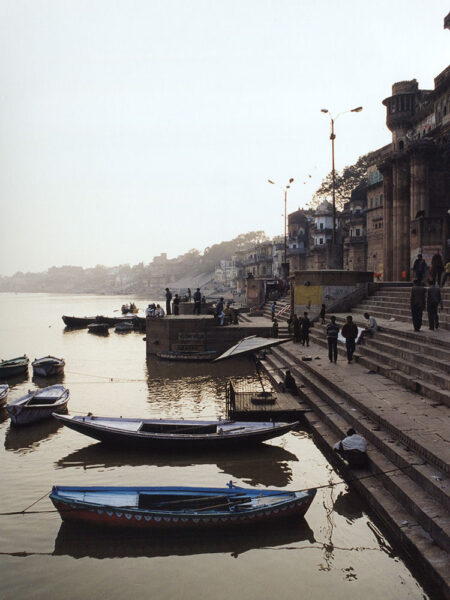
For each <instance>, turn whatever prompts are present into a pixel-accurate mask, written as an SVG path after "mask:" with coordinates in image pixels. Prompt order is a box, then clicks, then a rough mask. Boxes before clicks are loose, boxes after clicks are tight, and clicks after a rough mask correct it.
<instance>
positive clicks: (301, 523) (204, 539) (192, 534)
mask: <svg viewBox="0 0 450 600" xmlns="http://www.w3.org/2000/svg"><path fill="white" fill-rule="evenodd" d="M303 541H307V542H308V543H309V544H314V543H315V541H316V540H315V538H314V532H313V531H312V529H311V528H310V526H309V525H308V523H307V522H306V521H305V520H304V519H299V520H298V521H291V522H286V523H281V524H280V523H278V524H277V525H276V527H269V526H266V527H260V528H256V527H250V528H246V529H245V530H244V529H243V530H238V529H236V530H227V529H223V530H220V532H218V531H217V530H211V531H202V533H201V535H199V534H198V531H166V532H164V533H163V532H152V533H151V535H149V534H148V532H139V531H137V532H135V531H132V530H130V531H127V535H124V534H123V532H120V531H109V530H104V529H98V528H89V529H88V528H83V527H80V525H74V524H70V523H62V524H61V527H60V529H59V531H58V535H57V536H56V539H55V548H54V551H53V554H54V555H56V556H62V555H68V556H71V557H73V558H85V557H90V558H98V559H103V558H134V557H149V558H150V557H157V556H159V557H162V556H166V557H167V556H189V555H193V554H211V553H221V554H229V555H230V556H232V557H233V558H238V557H239V555H241V554H243V553H244V552H248V551H249V550H256V549H258V548H260V549H261V548H275V547H277V546H287V545H289V544H296V543H298V542H303Z"/></svg>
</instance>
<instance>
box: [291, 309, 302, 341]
mask: <svg viewBox="0 0 450 600" xmlns="http://www.w3.org/2000/svg"><path fill="white" fill-rule="evenodd" d="M292 329H293V330H294V344H298V342H299V341H300V339H301V330H300V321H299V319H298V317H297V315H294V316H293V317H292Z"/></svg>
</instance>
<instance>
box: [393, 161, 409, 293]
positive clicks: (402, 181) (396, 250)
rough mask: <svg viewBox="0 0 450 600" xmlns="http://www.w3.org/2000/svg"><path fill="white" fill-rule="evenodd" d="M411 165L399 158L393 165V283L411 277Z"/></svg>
mask: <svg viewBox="0 0 450 600" xmlns="http://www.w3.org/2000/svg"><path fill="white" fill-rule="evenodd" d="M409 171H410V163H409V160H408V159H407V158H406V157H401V158H397V159H396V161H395V163H394V164H393V171H392V175H393V184H394V185H393V198H392V238H393V253H392V258H393V273H392V277H393V281H402V280H404V278H403V277H402V273H403V271H406V279H407V280H409V278H410V277H409V275H410V254H411V253H410V247H409V235H410V232H409V226H410V196H409V194H410V173H409Z"/></svg>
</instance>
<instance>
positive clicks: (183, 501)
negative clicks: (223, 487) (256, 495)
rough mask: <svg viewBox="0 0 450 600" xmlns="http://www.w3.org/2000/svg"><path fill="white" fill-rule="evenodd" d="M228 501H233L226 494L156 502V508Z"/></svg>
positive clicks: (238, 494) (240, 495) (234, 496)
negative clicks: (209, 501) (208, 501)
mask: <svg viewBox="0 0 450 600" xmlns="http://www.w3.org/2000/svg"><path fill="white" fill-rule="evenodd" d="M143 495H144V496H145V494H143ZM149 495H151V494H149ZM236 496H239V497H240V498H239V499H244V498H241V497H242V496H245V498H247V494H246V493H245V492H238V493H237V494H234V495H233V499H234V498H236ZM228 499H231V498H230V496H228V495H225V494H220V495H217V496H195V497H194V498H183V499H180V500H167V501H166V502H156V501H155V508H156V507H158V509H159V508H170V507H171V506H173V505H177V506H178V505H181V504H182V505H186V504H192V503H194V502H202V501H205V500H211V501H214V500H217V501H218V500H228ZM175 508H176V506H175ZM199 510H204V509H203V508H202V509H199Z"/></svg>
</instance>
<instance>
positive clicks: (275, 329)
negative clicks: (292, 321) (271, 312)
mask: <svg viewBox="0 0 450 600" xmlns="http://www.w3.org/2000/svg"><path fill="white" fill-rule="evenodd" d="M272 337H273V338H277V337H278V321H277V320H276V319H274V320H273V325H272Z"/></svg>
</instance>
